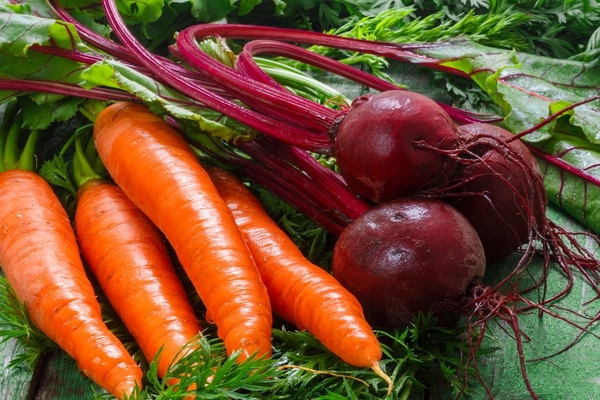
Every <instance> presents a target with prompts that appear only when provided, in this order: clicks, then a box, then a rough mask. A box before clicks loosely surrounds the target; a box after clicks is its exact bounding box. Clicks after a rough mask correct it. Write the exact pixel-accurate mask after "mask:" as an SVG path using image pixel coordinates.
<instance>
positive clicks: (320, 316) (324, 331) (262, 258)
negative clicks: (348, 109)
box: [205, 167, 389, 383]
mask: <svg viewBox="0 0 600 400" xmlns="http://www.w3.org/2000/svg"><path fill="white" fill-rule="evenodd" d="M205 169H206V171H207V172H208V173H209V175H210V177H211V179H212V181H213V182H214V184H215V186H216V187H217V190H218V191H219V194H220V195H221V197H222V198H223V200H225V202H226V203H227V205H228V207H229V208H230V210H231V212H232V213H233V216H234V217H235V220H236V223H237V224H238V227H239V228H240V231H241V232H242V235H243V237H244V240H245V241H246V244H247V245H248V248H249V249H250V252H251V253H252V256H253V257H254V260H255V262H256V265H257V267H258V269H259V272H260V274H261V277H262V279H263V282H264V283H265V285H266V287H267V290H268V292H269V296H270V298H271V304H272V307H273V311H274V312H275V313H276V314H278V315H280V316H281V317H282V318H284V319H286V320H287V321H289V322H291V323H293V324H294V325H296V326H297V327H298V328H299V329H306V330H308V331H309V332H311V333H312V334H313V335H314V336H315V337H316V338H317V339H319V340H320V341H321V343H323V345H324V346H325V347H327V348H328V349H329V350H330V351H331V352H333V353H334V354H336V355H338V356H339V357H340V358H341V359H343V360H344V361H345V362H347V363H348V364H350V365H354V366H357V367H371V368H373V369H374V370H376V372H378V373H379V372H381V371H380V369H379V361H380V360H381V357H382V351H381V346H380V343H379V341H378V340H377V337H376V336H375V334H374V333H373V331H372V329H371V327H370V326H369V324H368V323H367V322H366V320H365V319H364V316H363V311H362V307H361V305H360V304H359V302H358V300H356V298H355V297H354V296H353V295H352V294H350V292H348V291H347V290H346V289H345V288H344V287H343V286H342V285H341V284H340V283H339V282H338V281H337V280H336V279H335V278H334V277H333V276H332V275H330V274H329V273H327V272H326V271H325V270H324V269H322V268H321V267H319V266H317V265H315V264H312V263H311V262H310V261H308V260H307V259H306V258H305V257H304V255H303V254H302V252H301V251H300V249H298V247H297V246H296V245H295V244H294V242H293V241H292V240H291V239H290V238H289V237H288V236H287V235H286V234H285V232H283V231H282V230H281V229H280V228H279V227H278V226H277V224H276V223H275V222H274V221H273V220H272V219H271V218H270V217H269V215H268V214H267V213H266V211H265V210H264V208H263V207H262V205H261V204H260V202H259V201H258V199H256V197H255V196H254V195H253V194H252V192H250V190H249V189H248V188H247V187H245V186H244V185H243V184H242V183H241V181H239V180H238V179H237V178H236V177H235V176H233V175H232V174H230V173H228V172H226V171H225V170H222V169H218V168H214V167H205ZM385 379H386V380H387V379H388V378H387V376H386V377H385ZM388 383H389V381H388Z"/></svg>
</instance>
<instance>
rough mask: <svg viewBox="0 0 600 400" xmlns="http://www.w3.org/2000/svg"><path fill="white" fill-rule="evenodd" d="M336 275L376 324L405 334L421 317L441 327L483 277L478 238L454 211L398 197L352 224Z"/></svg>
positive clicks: (341, 242)
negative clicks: (435, 320) (426, 316)
mask: <svg viewBox="0 0 600 400" xmlns="http://www.w3.org/2000/svg"><path fill="white" fill-rule="evenodd" d="M332 268H333V275H334V276H335V277H336V278H337V279H338V280H339V281H340V282H341V283H342V285H344V286H345V287H346V288H347V289H348V290H349V291H350V292H352V293H353V294H354V295H355V296H356V297H357V299H358V300H359V301H360V302H361V304H362V305H363V308H364V312H365V317H366V318H367V320H368V321H369V322H370V323H371V324H373V325H374V326H381V327H390V328H404V327H406V326H408V325H409V324H410V322H411V321H412V320H413V316H414V315H415V314H417V313H419V312H420V311H422V312H428V311H429V310H432V311H433V312H434V313H435V314H436V316H437V317H438V319H439V322H440V323H442V324H450V323H453V322H454V321H455V317H456V315H455V313H453V312H452V311H451V310H450V309H449V308H448V307H449V305H450V304H451V303H452V302H460V300H462V299H463V298H464V296H465V294H466V291H467V289H468V287H469V286H470V284H471V283H472V282H473V281H474V280H477V281H478V280H480V279H481V278H482V277H483V274H484V272H485V256H484V251H483V247H482V245H481V241H480V240H479V237H478V236H477V233H476V232H475V230H474V229H473V227H472V226H471V224H470V223H469V222H468V221H467V220H466V218H465V217H464V216H463V215H462V214H460V213H459V212H458V211H457V210H455V209H454V208H453V207H451V206H450V205H448V204H446V203H444V202H442V201H439V200H435V199H427V198H401V199H397V200H392V201H389V202H386V203H383V204H380V205H378V206H376V207H374V208H373V209H371V210H369V211H367V212H366V213H365V214H363V215H362V216H361V217H359V218H357V219H356V220H355V221H354V222H353V223H351V224H350V225H349V226H348V227H347V228H346V229H345V230H344V231H343V232H342V234H341V235H340V237H339V239H338V241H337V243H336V246H335V248H334V253H333V261H332Z"/></svg>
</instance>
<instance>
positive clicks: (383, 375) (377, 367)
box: [371, 361, 394, 396]
mask: <svg viewBox="0 0 600 400" xmlns="http://www.w3.org/2000/svg"><path fill="white" fill-rule="evenodd" d="M371 369H372V370H373V371H374V372H375V373H376V374H377V375H379V376H380V377H381V379H383V380H384V381H385V382H386V383H387V384H388V391H387V394H388V396H389V395H390V394H392V390H393V389H394V382H393V381H392V378H390V377H389V375H388V374H386V373H385V372H383V370H382V369H381V365H379V362H377V361H376V362H374V363H373V364H372V365H371Z"/></svg>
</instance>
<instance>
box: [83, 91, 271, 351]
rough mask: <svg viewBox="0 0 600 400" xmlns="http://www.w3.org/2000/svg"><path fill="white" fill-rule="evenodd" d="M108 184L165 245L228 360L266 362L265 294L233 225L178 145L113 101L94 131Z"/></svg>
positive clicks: (145, 117)
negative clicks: (114, 185) (169, 247)
mask: <svg viewBox="0 0 600 400" xmlns="http://www.w3.org/2000/svg"><path fill="white" fill-rule="evenodd" d="M94 141H95V143H96V148H97V150H98V154H99V155H100V158H101V159H102V161H103V163H104V165H105V166H106V168H107V170H108V172H109V173H110V175H111V177H112V178H113V179H114V181H115V182H116V183H117V184H118V185H119V186H120V187H121V189H122V190H123V192H124V193H125V194H126V195H127V197H129V198H130V199H131V200H132V201H133V203H134V204H136V205H137V206H138V207H139V208H140V209H141V210H142V211H143V212H144V213H145V214H146V215H148V217H149V218H150V219H151V220H152V221H153V222H154V224H155V225H156V226H157V227H158V228H159V229H160V230H161V231H162V232H163V233H164V235H165V236H166V238H167V240H168V241H169V242H170V244H171V245H172V247H173V249H174V250H175V253H176V255H177V257H178V258H179V260H180V262H181V265H182V266H183V268H184V270H185V272H186V274H187V275H188V276H189V278H190V281H191V282H192V284H193V285H194V287H195V289H196V291H197V292H198V295H199V296H200V298H201V299H202V301H203V302H204V305H205V306H206V309H207V313H206V318H207V320H208V321H209V322H214V323H215V324H216V325H217V328H218V329H217V334H218V335H219V337H220V338H221V339H222V340H223V341H224V343H225V348H226V349H227V352H228V354H232V353H233V352H234V351H239V352H240V356H239V358H238V360H240V361H241V360H244V359H246V358H247V357H249V356H250V355H251V354H253V353H256V354H257V355H258V356H270V354H271V328H272V313H271V305H270V301H269V297H268V294H267V290H266V288H265V286H264V284H263V283H262V281H261V279H260V275H259V273H258V270H257V268H256V265H255V264H254V261H253V260H252V257H251V255H250V253H249V251H248V249H247V247H246V244H245V242H244V240H243V238H242V236H241V234H240V232H239V230H238V228H237V226H236V223H235V220H234V218H233V216H232V215H231V212H230V211H229V209H228V208H227V205H226V204H225V202H224V201H223V200H222V199H221V197H220V196H219V194H218V192H217V190H216V188H215V187H214V185H213V183H212V182H211V180H210V178H209V177H208V174H207V173H206V171H205V170H204V169H203V168H202V166H201V164H200V162H199V160H198V158H197V157H196V154H195V153H194V152H193V150H192V149H191V148H190V147H189V145H188V143H187V142H186V141H185V139H184V138H183V137H182V136H181V135H179V133H178V132H177V131H176V130H175V129H174V128H172V127H171V126H170V125H169V124H168V123H167V122H166V121H164V120H163V119H161V118H160V117H159V116H157V115H155V114H154V113H152V112H151V111H150V110H149V109H148V108H146V107H144V106H142V105H139V104H134V103H125V102H121V103H115V104H113V105H111V106H109V107H107V108H106V109H105V110H103V111H102V112H101V113H100V114H99V116H98V118H97V120H96V123H95V126H94Z"/></svg>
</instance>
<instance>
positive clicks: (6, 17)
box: [0, 13, 81, 56]
mask: <svg viewBox="0 0 600 400" xmlns="http://www.w3.org/2000/svg"><path fill="white" fill-rule="evenodd" d="M0 26H2V29H0V53H1V54H3V55H9V56H25V55H26V54H27V50H28V49H29V47H31V45H34V44H37V45H42V46H44V45H52V46H53V47H58V48H61V49H68V50H71V49H74V48H75V47H76V45H77V44H78V43H81V41H80V39H79V34H78V33H77V31H76V30H75V28H74V27H73V25H71V24H69V23H66V22H64V21H60V20H54V19H47V18H40V17H36V16H32V15H27V14H11V13H0Z"/></svg>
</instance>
